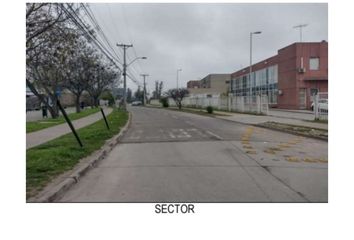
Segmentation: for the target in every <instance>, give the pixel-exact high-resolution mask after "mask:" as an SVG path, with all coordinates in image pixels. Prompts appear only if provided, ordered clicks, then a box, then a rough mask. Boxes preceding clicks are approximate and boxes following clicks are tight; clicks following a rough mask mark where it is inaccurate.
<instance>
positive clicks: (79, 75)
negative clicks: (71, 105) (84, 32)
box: [64, 39, 98, 113]
mask: <svg viewBox="0 0 354 240" xmlns="http://www.w3.org/2000/svg"><path fill="white" fill-rule="evenodd" d="M97 62H98V57H97V54H96V52H95V50H94V49H93V48H92V47H90V46H89V45H88V42H87V41H86V40H85V39H80V41H78V42H77V44H76V47H75V50H74V52H73V54H72V56H71V58H70V60H69V65H68V70H67V72H66V79H65V83H64V86H65V87H66V88H67V89H68V90H69V91H70V92H72V93H73V94H74V95H75V107H76V112H77V113H79V112H80V110H81V109H80V97H81V95H82V93H83V92H84V91H85V90H86V89H88V88H89V86H88V85H89V83H90V82H92V80H93V78H94V77H95V67H96V65H97Z"/></svg>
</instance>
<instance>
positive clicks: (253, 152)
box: [246, 151, 257, 154]
mask: <svg viewBox="0 0 354 240" xmlns="http://www.w3.org/2000/svg"><path fill="white" fill-rule="evenodd" d="M246 153H247V154H257V152H256V151H246Z"/></svg>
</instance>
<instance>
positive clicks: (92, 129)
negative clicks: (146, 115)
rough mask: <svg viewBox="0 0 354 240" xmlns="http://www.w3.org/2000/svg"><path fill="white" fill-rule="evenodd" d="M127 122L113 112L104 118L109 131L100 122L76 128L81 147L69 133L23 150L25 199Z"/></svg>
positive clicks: (115, 111)
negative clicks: (24, 160)
mask: <svg viewBox="0 0 354 240" xmlns="http://www.w3.org/2000/svg"><path fill="white" fill-rule="evenodd" d="M127 120H128V113H127V112H124V111H121V110H117V109H114V110H113V111H112V113H111V114H110V115H108V117H107V121H108V122H109V125H110V130H107V128H106V125H105V123H104V120H100V121H97V122H95V123H93V124H91V125H89V126H87V127H84V128H81V129H78V130H77V132H78V135H79V136H80V139H81V141H82V143H83V145H84V147H82V148H81V147H80V146H79V145H78V143H77V141H76V139H75V137H74V135H73V134H72V133H69V134H66V135H64V136H61V137H59V138H56V139H54V140H52V141H49V142H47V143H44V144H41V145H39V146H37V147H34V148H31V149H28V150H27V151H26V197H27V199H28V198H30V197H32V196H35V195H36V194H37V193H38V192H39V191H40V190H42V189H43V188H44V187H45V186H46V185H47V184H48V183H49V182H50V181H51V180H52V179H54V178H55V177H57V176H58V175H59V174H61V173H64V172H65V171H68V170H71V169H72V168H73V167H74V166H75V165H76V164H77V163H78V162H79V161H80V159H82V158H84V157H86V156H88V155H90V154H92V153H93V152H94V151H96V150H98V149H99V148H100V147H101V146H102V145H103V144H104V143H105V141H106V140H107V139H110V138H112V137H113V136H114V135H116V134H118V133H119V131H120V129H121V127H123V126H124V125H125V124H126V122H127Z"/></svg>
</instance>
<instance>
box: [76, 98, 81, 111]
mask: <svg viewBox="0 0 354 240" xmlns="http://www.w3.org/2000/svg"><path fill="white" fill-rule="evenodd" d="M75 106H76V113H79V112H80V111H81V108H80V107H81V106H80V95H79V94H78V95H76V99H75Z"/></svg>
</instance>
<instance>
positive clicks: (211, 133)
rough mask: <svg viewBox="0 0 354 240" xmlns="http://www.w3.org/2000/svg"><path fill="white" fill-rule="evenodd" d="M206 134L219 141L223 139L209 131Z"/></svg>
mask: <svg viewBox="0 0 354 240" xmlns="http://www.w3.org/2000/svg"><path fill="white" fill-rule="evenodd" d="M206 132H207V133H208V134H210V135H212V136H214V137H216V138H217V139H219V140H222V139H223V138H222V137H220V136H218V135H216V134H215V133H212V132H210V131H206Z"/></svg>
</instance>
